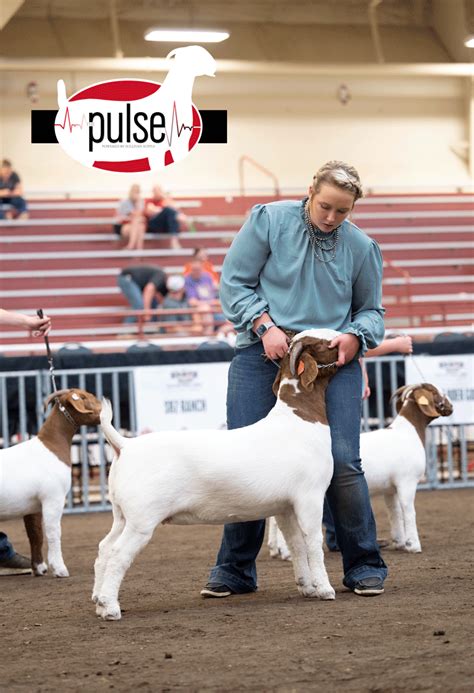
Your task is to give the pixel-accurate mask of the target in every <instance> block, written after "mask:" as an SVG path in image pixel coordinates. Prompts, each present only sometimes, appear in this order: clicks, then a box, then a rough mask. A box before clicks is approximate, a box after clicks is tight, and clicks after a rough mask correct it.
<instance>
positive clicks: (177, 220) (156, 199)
mask: <svg viewBox="0 0 474 693" xmlns="http://www.w3.org/2000/svg"><path fill="white" fill-rule="evenodd" d="M145 216H146V219H147V231H149V232H150V233H167V234H169V236H170V247H171V248H172V249H173V250H179V249H180V248H181V244H180V242H179V240H178V234H179V231H180V224H182V225H185V224H186V222H187V217H186V215H184V214H183V213H182V212H180V211H179V210H178V209H177V207H176V204H175V202H174V201H173V200H172V198H171V197H170V196H169V195H167V194H166V193H165V192H164V191H163V189H162V188H161V187H160V186H159V185H155V186H154V188H153V196H152V197H151V198H150V199H148V200H146V202H145Z"/></svg>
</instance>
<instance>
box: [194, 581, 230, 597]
mask: <svg viewBox="0 0 474 693" xmlns="http://www.w3.org/2000/svg"><path fill="white" fill-rule="evenodd" d="M231 594H234V592H233V591H232V590H231V589H230V587H227V585H222V584H220V583H218V582H208V583H207V585H206V586H205V587H204V589H202V590H201V597H218V598H219V597H230V595H231Z"/></svg>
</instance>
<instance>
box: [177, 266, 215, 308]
mask: <svg viewBox="0 0 474 693" xmlns="http://www.w3.org/2000/svg"><path fill="white" fill-rule="evenodd" d="M184 289H185V292H186V298H188V299H189V298H197V300H198V301H212V300H213V299H215V298H216V290H215V288H214V282H213V281H212V277H211V275H210V274H209V273H208V272H202V274H201V276H200V278H199V279H193V278H192V277H191V275H190V274H188V276H187V277H186V279H185V281H184Z"/></svg>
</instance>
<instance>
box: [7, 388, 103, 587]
mask: <svg viewBox="0 0 474 693" xmlns="http://www.w3.org/2000/svg"><path fill="white" fill-rule="evenodd" d="M54 400H55V401H54ZM51 401H54V406H53V409H52V411H51V413H50V414H49V416H48V418H47V419H46V421H45V422H44V424H43V425H42V427H41V428H40V430H39V432H38V435H37V436H35V437H34V438H31V439H30V440H27V441H25V442H24V443H20V444H18V445H14V446H13V447H11V448H7V449H6V450H2V451H0V520H10V519H12V518H15V517H23V518H24V523H25V528H26V531H27V534H28V539H29V542H30V547H31V567H32V570H33V572H34V574H35V575H43V574H44V573H46V571H47V565H46V563H45V562H44V561H43V553H42V545H43V524H44V531H45V534H46V539H47V541H48V563H49V565H50V567H51V569H52V571H53V573H54V575H55V576H56V577H68V575H69V573H68V570H67V568H66V566H65V565H64V561H63V557H62V552H61V516H62V514H63V509H64V501H65V498H66V495H67V493H68V491H69V489H70V487H71V442H72V438H73V436H74V434H75V432H76V431H77V429H78V428H79V427H80V426H96V425H98V424H99V423H100V410H101V404H100V402H99V400H98V399H97V398H96V397H95V396H94V395H92V394H90V393H89V392H86V391H85V390H78V389H69V390H59V391H58V392H55V393H53V394H52V395H50V396H49V397H48V398H47V400H46V401H45V408H46V407H47V406H48V405H49V404H50V402H51Z"/></svg>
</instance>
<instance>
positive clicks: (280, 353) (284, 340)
mask: <svg viewBox="0 0 474 693" xmlns="http://www.w3.org/2000/svg"><path fill="white" fill-rule="evenodd" d="M289 343H290V339H289V337H287V336H286V334H285V333H284V332H283V330H280V328H279V327H272V328H271V329H269V330H268V331H267V332H266V333H265V334H264V335H263V337H262V344H263V348H264V351H265V354H266V355H267V356H268V358H269V359H273V360H275V359H282V358H283V357H284V355H285V354H286V352H287V351H288V346H289Z"/></svg>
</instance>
